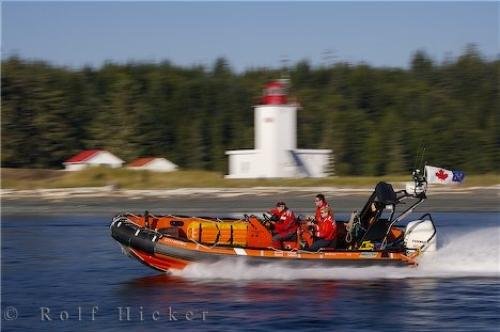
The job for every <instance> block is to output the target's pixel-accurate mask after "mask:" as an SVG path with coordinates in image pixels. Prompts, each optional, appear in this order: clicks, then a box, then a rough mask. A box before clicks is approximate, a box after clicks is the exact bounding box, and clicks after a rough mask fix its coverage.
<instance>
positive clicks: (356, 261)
mask: <svg viewBox="0 0 500 332" xmlns="http://www.w3.org/2000/svg"><path fill="white" fill-rule="evenodd" d="M110 229H111V235H112V237H113V238H114V239H115V240H117V241H118V242H119V243H120V244H121V245H122V247H123V249H124V251H125V252H126V253H127V254H128V255H129V256H131V257H133V258H135V259H137V260H139V261H140V262H141V263H143V264H145V265H147V266H149V267H152V268H154V269H157V270H160V271H169V270H182V269H184V268H185V267H186V266H188V265H190V264H192V263H197V262H216V261H220V260H225V261H229V262H231V261H245V262H246V263H248V264H266V263H274V262H280V264H286V265H291V266H295V267H297V266H300V267H305V266H339V267H345V266H356V267H364V266H373V265H383V266H409V265H410V266H411V265H416V261H415V260H414V259H413V258H410V257H408V256H406V255H405V253H404V252H391V251H360V250H356V251H353V250H333V251H319V252H309V251H303V250H276V249H273V248H241V247H231V246H208V245H203V244H201V243H194V242H192V241H184V240H179V239H175V238H172V237H169V236H164V235H162V234H160V233H158V232H156V231H155V230H151V229H148V228H145V227H141V226H140V225H137V224H134V223H132V222H123V221H119V220H115V221H114V222H113V223H112V224H111V226H110Z"/></svg>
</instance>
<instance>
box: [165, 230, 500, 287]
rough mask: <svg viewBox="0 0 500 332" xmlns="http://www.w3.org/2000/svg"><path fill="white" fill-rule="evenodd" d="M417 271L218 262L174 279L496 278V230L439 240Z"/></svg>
mask: <svg viewBox="0 0 500 332" xmlns="http://www.w3.org/2000/svg"><path fill="white" fill-rule="evenodd" d="M441 242H442V243H440V244H439V247H438V250H437V251H436V252H433V253H426V254H425V255H424V257H423V258H422V260H421V261H420V264H419V266H418V267H415V268H411V267H408V268H405V267H403V268H401V267H382V266H372V267H359V268H356V267H354V268H353V267H308V268H296V267H291V266H290V265H285V264H283V263H280V262H278V263H270V264H263V265H249V264H246V263H245V262H244V261H240V262H238V263H236V264H235V263H234V261H231V262H229V261H224V260H223V261H219V262H216V263H210V264H209V263H196V264H192V265H188V266H187V267H186V268H185V269H184V270H182V271H176V272H174V275H176V276H180V277H183V278H186V279H198V280H217V279H219V280H222V279H226V280H300V279H317V280H363V279H366V280H368V279H370V280H373V279H405V278H429V277H432V278H459V277H500V246H499V243H500V227H490V228H482V229H479V230H475V231H471V232H468V233H467V234H463V233H462V234H458V235H455V236H453V237H451V236H450V237H449V238H445V239H442V241H441Z"/></svg>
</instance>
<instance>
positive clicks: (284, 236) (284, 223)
mask: <svg viewBox="0 0 500 332" xmlns="http://www.w3.org/2000/svg"><path fill="white" fill-rule="evenodd" d="M271 215H272V217H271V221H272V223H273V225H274V230H273V247H274V248H276V249H282V246H283V241H288V240H296V239H297V227H298V225H297V219H296V218H295V214H294V213H293V211H292V210H290V209H289V208H288V207H287V206H286V204H285V202H278V203H276V208H275V209H273V210H271Z"/></svg>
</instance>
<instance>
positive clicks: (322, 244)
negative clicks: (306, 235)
mask: <svg viewBox="0 0 500 332" xmlns="http://www.w3.org/2000/svg"><path fill="white" fill-rule="evenodd" d="M330 211H331V210H330V208H329V207H326V206H325V207H323V208H321V210H320V218H319V220H316V223H312V222H309V225H310V226H312V228H313V232H314V236H313V239H314V240H313V243H312V245H311V246H310V247H309V248H305V249H306V250H308V251H318V250H319V249H321V248H335V245H336V242H337V226H336V224H335V219H334V218H333V216H332V215H331V213H330Z"/></svg>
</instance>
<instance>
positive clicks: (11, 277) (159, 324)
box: [1, 213, 500, 331]
mask: <svg viewBox="0 0 500 332" xmlns="http://www.w3.org/2000/svg"><path fill="white" fill-rule="evenodd" d="M433 216H434V219H435V222H436V225H437V227H438V251H437V252H436V253H434V254H432V255H430V256H428V257H426V258H425V259H424V260H423V261H422V262H421V264H420V265H419V266H418V267H417V268H387V267H385V268H384V267H367V268H324V267H313V268H300V269H297V268H291V267H285V266H281V265H280V264H268V265H261V266H247V265H245V264H244V263H241V264H236V265H235V264H232V263H228V262H224V261H221V262H218V263H214V264H195V265H192V266H189V267H188V268H187V269H185V270H184V271H181V272H175V273H173V274H170V275H167V274H163V273H159V272H157V271H154V270H152V269H150V268H148V267H146V266H143V265H141V264H140V263H139V262H137V261H135V260H132V259H129V258H127V257H126V256H124V255H123V254H122V253H121V250H120V247H119V245H118V244H117V243H116V242H115V241H114V240H113V239H112V238H111V237H110V236H109V229H108V226H109V223H110V221H111V216H81V215H80V216H60V215H55V216H48V215H44V216H36V215H29V216H3V217H2V228H1V231H2V237H1V239H2V243H1V247H2V251H1V255H2V257H1V262H2V265H1V276H2V279H1V280H2V284H1V295H2V299H1V301H2V306H1V324H2V326H1V328H2V331H81V330H87V331H122V330H124V329H127V330H133V331H149V330H160V329H161V330H183V331H194V330H202V331H221V330H223V331H271V330H287V331H290V330H293V331H308V330H310V331H317V330H325V331H326V330H328V331H332V330H333V331H500V215H499V214H498V213H460V214H459V213H434V214H433Z"/></svg>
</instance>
